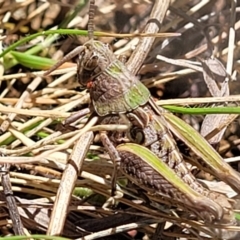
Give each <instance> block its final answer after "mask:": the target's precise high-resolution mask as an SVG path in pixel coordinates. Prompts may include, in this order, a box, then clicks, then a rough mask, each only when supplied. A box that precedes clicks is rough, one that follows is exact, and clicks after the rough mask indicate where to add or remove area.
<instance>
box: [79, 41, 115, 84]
mask: <svg viewBox="0 0 240 240" xmlns="http://www.w3.org/2000/svg"><path fill="white" fill-rule="evenodd" d="M84 47H85V49H84V51H83V52H82V53H81V54H80V55H79V62H78V69H77V74H78V81H79V83H80V85H82V86H88V85H89V84H91V82H93V81H94V79H95V78H96V77H97V76H98V75H99V74H101V73H102V71H104V69H106V68H107V67H108V65H109V64H110V63H111V62H112V61H113V60H115V56H114V54H113V53H112V52H111V50H110V49H109V46H108V44H104V43H102V42H99V41H94V40H90V41H88V42H87V43H85V44H84Z"/></svg>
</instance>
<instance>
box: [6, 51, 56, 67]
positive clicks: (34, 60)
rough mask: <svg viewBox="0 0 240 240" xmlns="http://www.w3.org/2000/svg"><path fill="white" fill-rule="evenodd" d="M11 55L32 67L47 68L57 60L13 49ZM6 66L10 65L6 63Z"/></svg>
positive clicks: (20, 62) (24, 64) (22, 63)
mask: <svg viewBox="0 0 240 240" xmlns="http://www.w3.org/2000/svg"><path fill="white" fill-rule="evenodd" d="M11 55H12V56H13V57H14V59H15V60H16V61H17V62H18V63H19V64H21V65H23V66H25V67H28V68H30V69H38V70H46V69H49V68H50V67H51V66H53V65H54V64H55V63H56V61H54V60H52V59H50V58H45V57H38V56H34V55H29V54H26V53H21V52H15V51H12V52H11ZM5 64H8V62H7V61H5ZM10 64H11V63H10ZM4 67H5V68H8V65H5V66H4Z"/></svg>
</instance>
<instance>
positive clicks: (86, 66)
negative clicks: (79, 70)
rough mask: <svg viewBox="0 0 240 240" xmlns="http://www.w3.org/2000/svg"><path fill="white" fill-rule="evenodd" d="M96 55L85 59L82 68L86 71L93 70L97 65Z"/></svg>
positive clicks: (97, 58)
mask: <svg viewBox="0 0 240 240" xmlns="http://www.w3.org/2000/svg"><path fill="white" fill-rule="evenodd" d="M98 60H99V57H98V56H96V55H95V56H92V57H90V59H88V60H86V61H85V64H84V69H85V70H88V71H93V70H94V69H95V68H96V67H97V66H98Z"/></svg>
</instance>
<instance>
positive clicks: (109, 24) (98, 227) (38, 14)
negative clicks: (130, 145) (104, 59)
mask: <svg viewBox="0 0 240 240" xmlns="http://www.w3.org/2000/svg"><path fill="white" fill-rule="evenodd" d="M152 2H154V1H147V0H134V1H125V0H121V1H117V0H115V1H110V0H105V1H101V0H99V1H97V0H96V6H97V7H96V16H95V30H97V31H98V30H99V31H106V32H116V33H119V32H120V33H134V32H141V31H142V30H143V29H144V26H145V25H146V23H147V20H148V17H149V14H150V12H151V7H152ZM231 2H232V6H234V1H227V0H217V1H215V0H208V1H207V0H204V1H183V0H181V1H173V3H172V5H171V8H170V11H168V13H167V16H166V17H165V19H164V22H163V24H162V28H161V32H178V33H181V36H179V37H175V38H169V39H166V40H163V39H162V38H159V39H156V40H155V42H154V45H153V47H152V48H151V50H150V52H149V54H148V56H147V58H146V59H145V61H144V64H143V65H142V67H141V69H140V70H139V71H138V75H139V76H140V77H141V79H142V81H143V83H144V84H145V85H146V86H148V87H149V89H150V90H151V93H152V95H153V96H154V97H155V98H156V99H158V100H159V101H158V103H159V105H164V104H181V105H183V104H186V105H191V104H195V105H196V104H198V105H200V104H203V105H204V106H205V105H208V106H211V103H212V102H223V101H224V102H234V103H238V102H239V98H238V97H239V96H238V94H239V90H238V89H239V87H240V86H239V74H238V73H239V70H240V60H239V45H240V44H239V34H240V31H239V27H240V22H239V20H238V19H239V7H240V6H239V5H238V6H235V8H232V9H231ZM76 5H77V1H71V0H69V1H46V2H45V1H39V2H36V1H32V0H28V1H10V0H7V1H0V6H1V8H0V19H1V23H2V24H1V35H2V37H3V40H2V48H4V47H5V46H9V45H10V44H11V43H13V42H15V41H16V40H19V39H20V38H22V37H24V36H26V35H28V34H32V33H35V32H38V31H44V30H47V29H50V28H51V27H53V26H59V25H60V24H61V23H62V22H63V20H64V19H67V17H68V16H69V15H70V16H71V14H72V12H73V11H74V10H76V9H77V8H76ZM235 11H236V12H235ZM87 13H88V5H86V6H85V7H83V8H81V9H80V10H79V11H78V12H77V16H76V17H74V19H73V20H72V21H71V23H69V26H70V27H71V28H78V29H86V28H87V23H88V14H87ZM235 14H236V17H235ZM204 31H205V34H206V32H207V34H208V38H209V39H208V41H207V39H206V37H205V36H204ZM86 40H87V38H86V37H75V36H74V37H73V36H65V35H64V36H58V38H57V40H56V41H54V42H51V43H50V44H49V45H48V46H47V47H42V49H41V51H39V52H38V53H37V54H38V55H39V56H45V57H49V58H52V59H55V60H59V59H61V58H62V57H63V56H65V55H66V54H67V53H69V52H70V51H71V50H73V49H74V48H75V47H77V46H79V45H82V44H83V43H84V42H85V41H86ZM99 40H101V41H104V42H106V43H109V44H110V45H111V46H112V48H113V51H114V52H115V53H116V54H121V55H124V56H126V58H129V57H130V55H131V53H132V51H133V49H134V48H135V46H136V45H137V43H138V41H139V39H137V38H134V39H116V38H113V37H112V38H106V37H100V38H99ZM210 42H211V43H212V45H213V46H214V51H213V52H211V49H210V48H211V44H210ZM37 43H44V44H46V41H45V38H44V37H41V38H38V39H35V40H33V41H31V42H29V43H28V44H27V45H26V46H23V47H26V48H25V49H18V51H23V52H24V51H26V49H27V48H30V49H31V48H33V47H34V46H35V45H36V44H37ZM212 53H213V54H214V56H215V57H217V58H218V59H219V60H220V61H221V62H223V64H224V66H226V71H227V73H228V74H229V75H231V78H232V79H235V80H236V81H233V80H230V81H229V82H227V83H226V82H225V83H226V84H225V85H224V84H222V82H217V84H216V85H217V86H218V87H219V88H218V90H219V89H220V90H219V92H220V95H219V94H218V92H217V93H216V92H215V93H216V95H214V93H213V94H212V92H211V91H212V90H211V87H209V86H208V87H207V84H206V83H205V82H204V78H203V73H202V71H203V70H202V68H201V66H200V65H199V64H198V63H199V58H200V59H205V58H207V57H210V55H211V54H212ZM163 56H165V58H164V57H163ZM174 59H175V61H174ZM176 59H182V60H181V61H180V60H176ZM186 60H191V61H194V62H187V61H186ZM9 61H11V59H9V58H8V57H7V56H5V58H4V60H3V65H1V66H0V79H1V80H2V81H1V88H0V89H1V90H0V94H1V95H0V112H1V116H0V123H1V130H2V134H1V135H0V145H1V146H0V152H1V153H2V157H0V162H1V163H7V162H9V163H12V164H11V168H10V172H9V175H8V174H7V178H6V179H7V180H6V179H5V180H6V181H8V177H9V179H10V182H11V186H10V188H11V189H12V191H13V193H14V196H15V197H16V201H17V206H18V211H19V214H20V216H21V218H22V221H23V226H24V234H30V233H31V234H39V233H41V234H46V232H47V229H48V233H52V232H51V231H50V230H49V229H51V224H52V222H53V219H50V210H49V209H52V208H53V205H54V201H55V200H56V193H57V191H58V188H59V186H61V188H62V191H64V192H65V191H66V192H69V189H71V187H72V186H73V185H74V184H75V187H76V188H75V190H74V196H72V198H71V200H70V202H69V206H68V204H67V201H68V200H69V199H67V198H66V202H62V205H66V206H68V209H65V210H66V211H68V212H61V211H60V210H59V209H55V210H54V211H55V212H56V211H57V213H56V215H55V217H57V216H58V217H59V218H60V219H59V220H58V219H57V221H59V225H60V224H61V223H62V221H63V220H64V219H65V217H66V216H67V220H66V222H65V223H64V221H63V224H64V227H63V232H62V233H61V235H62V236H65V237H69V238H74V239H76V238H80V237H83V236H85V238H84V239H85V240H86V239H89V240H90V239H96V238H100V237H101V239H157V238H153V236H155V237H156V234H155V235H154V233H156V227H157V226H158V229H161V227H162V226H163V223H165V221H167V224H166V226H165V231H164V232H163V233H162V234H163V236H162V238H159V239H166V240H167V239H169V240H170V239H171V240H172V239H198V235H199V232H198V231H201V232H202V233H203V232H204V233H206V234H210V235H211V236H212V235H213V232H211V231H210V226H208V228H206V226H205V225H204V223H203V222H201V221H194V220H189V215H187V214H186V215H184V214H183V213H182V212H181V211H180V212H178V211H176V209H174V208H172V209H169V207H166V206H165V205H161V206H160V205H159V204H157V202H159V201H160V200H159V199H157V198H156V197H153V196H150V199H151V200H152V201H153V202H154V203H155V205H154V206H152V205H151V204H150V203H149V202H148V201H146V197H145V196H144V194H143V196H141V195H140V196H139V192H138V189H136V188H133V187H131V186H128V185H126V184H123V185H121V187H120V186H119V187H118V189H117V193H118V194H119V199H118V201H117V202H114V203H113V206H114V207H113V206H112V202H111V201H112V198H111V197H110V190H111V174H112V171H113V166H112V163H111V161H110V159H109V157H108V155H107V154H106V152H105V151H104V148H103V147H102V146H101V145H100V144H99V141H97V140H96V141H94V143H93V144H89V142H91V138H92V136H90V135H89V136H85V135H84V137H85V138H87V139H83V138H81V140H80V141H79V137H80V136H82V134H83V132H86V131H87V130H88V129H89V128H90V129H91V126H90V124H89V127H88V126H87V128H86V126H85V123H86V121H87V118H86V117H84V118H82V119H81V121H79V122H78V124H77V126H76V127H77V128H78V129H79V130H74V131H70V132H67V133H62V132H61V131H60V130H58V128H57V127H58V123H59V122H60V121H61V120H63V119H65V118H67V117H68V116H70V115H71V113H72V112H76V111H77V110H79V109H84V108H86V107H87V106H88V103H89V95H88V93H87V91H86V90H82V89H80V88H79V86H78V83H77V80H76V64H75V62H76V59H73V63H68V64H66V65H64V67H62V69H61V70H57V71H56V74H55V75H53V76H49V77H46V78H43V77H42V74H43V71H38V70H36V69H29V68H27V67H26V66H25V67H24V66H22V65H19V64H16V63H15V64H12V65H11V64H10V65H9ZM187 64H188V65H187ZM6 65H7V66H11V67H9V68H8V69H7V70H6V69H4V67H3V66H5V67H6ZM42 70H45V69H42ZM226 79H227V78H226ZM221 87H222V89H225V90H226V91H225V92H223V91H221ZM210 93H211V94H210ZM233 95H234V96H233ZM220 97H221V98H220ZM185 98H186V99H185ZM160 99H161V100H160ZM166 99H170V100H166ZM236 117H237V115H236V116H234V117H232V116H230V117H229V116H225V118H224V126H223V127H222V128H223V129H224V132H222V133H223V136H222V135H221V138H218V139H217V140H216V138H215V139H214V140H212V141H213V142H214V143H219V148H218V151H219V152H220V153H221V155H222V156H223V157H224V158H229V159H230V160H231V161H232V162H233V163H232V164H233V165H232V166H233V167H234V168H235V169H236V170H239V167H238V166H239V165H238V163H237V162H235V161H236V160H237V159H238V158H239V155H240V151H239V135H240V131H239V120H238V118H236ZM183 118H184V119H185V120H186V121H188V123H189V124H191V125H193V126H194V127H195V128H196V129H197V130H200V126H201V124H202V120H203V118H202V117H190V116H183ZM210 121H212V122H214V123H215V124H212V129H210V130H207V133H206V134H205V135H207V134H209V132H212V131H214V130H215V129H217V128H218V127H219V125H221V124H222V121H221V119H220V120H219V122H218V123H217V121H216V122H215V120H212V119H211V120H210ZM84 126H85V127H84ZM225 126H226V127H227V128H226V129H225V128H224V127H225ZM93 130H94V129H93ZM83 141H85V142H86V145H88V144H89V145H90V150H89V152H88V155H87V158H86V159H85V161H84V162H83V163H79V164H83V167H82V173H81V176H79V177H78V179H77V180H76V182H75V181H74V177H75V176H74V174H76V172H75V170H76V169H71V167H70V169H68V168H69V166H68V167H67V169H68V170H69V172H70V174H72V175H70V176H72V179H71V178H67V179H64V177H63V178H62V173H63V170H64V169H65V168H66V166H67V162H68V160H69V159H72V160H74V157H75V155H74V154H77V156H78V157H79V156H80V155H81V154H84V150H85V149H83V150H79V148H81V147H82V145H83ZM73 146H74V148H73ZM78 147H79V148H78ZM72 149H73V150H72ZM39 155H41V157H39ZM20 156H21V157H20ZM13 163H14V164H13ZM5 167H6V166H5ZM5 175H6V174H5V172H4V171H3V176H5ZM203 177H204V178H206V176H203ZM3 180H4V178H2V182H3ZM210 181H212V179H210ZM123 182H124V181H123ZM5 187H6V186H5ZM217 187H218V186H215V187H214V188H217ZM0 188H1V191H2V190H3V187H0ZM222 188H224V189H222V190H225V189H226V193H228V194H231V193H232V191H231V190H228V188H227V186H225V185H224V187H222ZM5 193H6V192H5ZM66 195H67V193H66ZM160 202H163V201H162V200H161V201H160ZM0 204H1V208H0V209H1V214H0V217H1V218H0V219H1V221H0V231H1V236H2V237H4V236H8V235H9V234H13V230H14V229H12V225H14V224H16V222H14V221H13V218H11V217H10V216H9V214H8V211H7V208H6V206H7V205H6V199H5V194H4V192H3V193H0ZM13 204H14V203H13ZM8 207H9V206H8ZM15 214H17V213H15ZM55 222H56V219H55ZM190 226H191V227H190ZM215 227H216V228H217V227H218V225H214V228H215ZM19 228H20V229H21V226H20V227H19ZM219 228H221V229H224V226H221V225H219ZM135 229H137V230H135ZM226 229H227V228H226ZM228 229H232V231H233V230H235V229H236V230H238V231H239V229H238V228H237V227H235V226H232V227H231V226H230V227H228ZM16 231H17V233H18V234H22V233H23V232H21V230H20V232H19V229H18V230H16ZM16 231H15V233H16ZM52 231H54V230H52ZM232 231H229V232H228V231H226V232H228V233H229V235H230V234H231V232H232ZM113 232H114V233H116V235H114V236H111V235H112V234H113ZM122 232H124V233H122ZM222 232H223V231H222ZM233 232H234V231H233ZM213 238H214V237H212V239H213ZM200 239H205V238H204V236H201V238H200ZM216 239H217V238H216ZM220 239H221V237H220ZM235 239H238V236H237V237H236V238H235Z"/></svg>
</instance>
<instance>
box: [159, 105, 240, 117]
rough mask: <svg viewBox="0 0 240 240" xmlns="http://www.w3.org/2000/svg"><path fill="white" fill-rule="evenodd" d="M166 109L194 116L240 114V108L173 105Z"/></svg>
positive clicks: (167, 106) (165, 107)
mask: <svg viewBox="0 0 240 240" xmlns="http://www.w3.org/2000/svg"><path fill="white" fill-rule="evenodd" d="M162 107H163V108H164V109H167V110H169V111H171V112H174V113H182V114H192V115H201V114H240V107H231V106H229V107H222V106H219V107H196V108H191V107H179V106H173V105H164V106H162Z"/></svg>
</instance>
